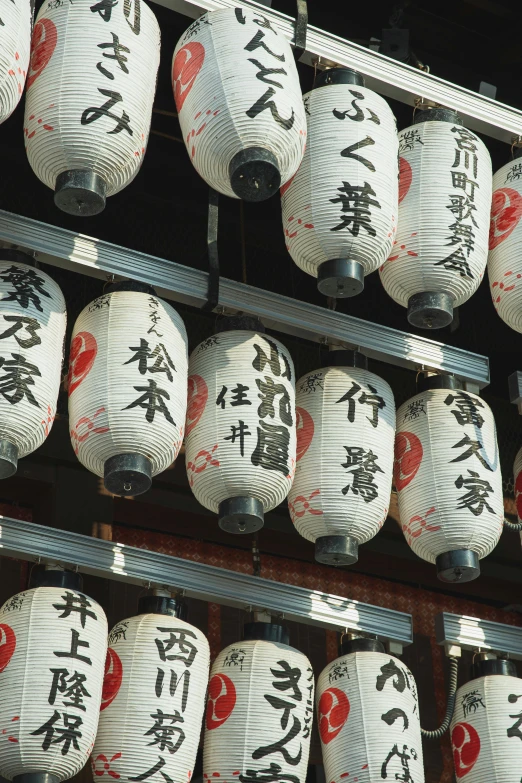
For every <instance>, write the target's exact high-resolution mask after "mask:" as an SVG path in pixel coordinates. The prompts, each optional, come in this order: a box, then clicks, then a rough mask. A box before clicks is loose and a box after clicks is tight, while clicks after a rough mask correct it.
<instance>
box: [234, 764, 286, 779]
mask: <svg viewBox="0 0 522 783" xmlns="http://www.w3.org/2000/svg"><path fill="white" fill-rule="evenodd" d="M238 780H239V783H279V781H286V783H300V781H299V778H298V777H297V775H289V774H288V773H283V771H282V768H281V766H280V764H275V763H274V762H272V763H271V764H270V766H269V767H267V768H266V769H247V770H246V773H245V774H244V775H239V778H238Z"/></svg>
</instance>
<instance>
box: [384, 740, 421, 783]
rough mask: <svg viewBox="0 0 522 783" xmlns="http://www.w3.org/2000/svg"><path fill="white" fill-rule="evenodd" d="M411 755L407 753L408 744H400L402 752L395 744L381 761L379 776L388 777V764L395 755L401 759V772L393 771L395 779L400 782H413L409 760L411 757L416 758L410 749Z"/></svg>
mask: <svg viewBox="0 0 522 783" xmlns="http://www.w3.org/2000/svg"><path fill="white" fill-rule="evenodd" d="M410 752H411V755H410V754H409V753H408V746H407V745H403V746H402V753H401V752H400V751H399V748H398V747H397V745H396V744H395V745H394V746H393V748H392V749H391V750H390V752H389V753H388V755H387V756H386V759H385V761H383V764H382V767H381V778H383V779H384V780H385V779H386V778H387V777H388V764H389V763H390V761H391V760H392V758H393V757H394V756H397V757H398V758H399V759H400V760H401V767H402V774H400V775H399V773H397V772H396V773H395V780H400V781H401V783H414V781H413V778H412V776H411V772H410V767H409V764H408V762H409V760H410V759H411V758H413V759H416V758H417V754H416V753H415V751H414V750H413V748H412V749H411V751H410Z"/></svg>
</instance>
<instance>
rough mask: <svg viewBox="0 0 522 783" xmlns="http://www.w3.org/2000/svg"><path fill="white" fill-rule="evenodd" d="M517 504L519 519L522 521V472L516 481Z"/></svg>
mask: <svg viewBox="0 0 522 783" xmlns="http://www.w3.org/2000/svg"><path fill="white" fill-rule="evenodd" d="M515 502H516V504H517V514H518V518H519V519H520V520H522V470H521V471H520V472H519V473H518V476H517V477H516V480H515Z"/></svg>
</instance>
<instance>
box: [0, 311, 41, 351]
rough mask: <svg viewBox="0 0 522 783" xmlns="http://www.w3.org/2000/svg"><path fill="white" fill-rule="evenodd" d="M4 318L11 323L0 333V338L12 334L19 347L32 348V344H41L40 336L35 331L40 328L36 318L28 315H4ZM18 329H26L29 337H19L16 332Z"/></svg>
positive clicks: (2, 338)
mask: <svg viewBox="0 0 522 783" xmlns="http://www.w3.org/2000/svg"><path fill="white" fill-rule="evenodd" d="M4 320H5V321H7V322H8V323H12V324H13V325H12V326H11V327H9V329H6V330H5V332H2V334H0V340H4V339H5V338H6V337H11V335H14V338H15V340H16V342H17V343H18V345H19V346H20V348H32V347H33V345H40V344H41V342H42V338H41V337H40V335H39V334H36V332H37V331H38V329H41V328H42V325H41V324H39V323H38V321H37V320H36V318H30V317H29V316H28V315H4ZM20 329H27V332H28V334H29V337H25V338H24V337H19V336H18V334H17V332H19V331H20Z"/></svg>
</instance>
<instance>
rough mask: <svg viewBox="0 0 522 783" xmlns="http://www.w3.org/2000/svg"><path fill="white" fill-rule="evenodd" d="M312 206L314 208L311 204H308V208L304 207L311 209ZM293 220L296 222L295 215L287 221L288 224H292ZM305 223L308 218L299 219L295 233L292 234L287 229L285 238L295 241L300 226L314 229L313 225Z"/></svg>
mask: <svg viewBox="0 0 522 783" xmlns="http://www.w3.org/2000/svg"><path fill="white" fill-rule="evenodd" d="M311 206H312V205H311V204H307V205H306V207H304V209H310V208H311ZM293 220H296V218H295V215H292V217H289V218H288V220H287V223H291V222H292V221H293ZM305 221H306V218H297V224H296V228H295V231H292V233H290V229H288V228H285V236H286V237H287V239H295V237H296V236H297V234H298V231H299V228H298V226H303V227H304V228H308V229H310V228H313V227H314V224H313V223H309V222H308V223H306V222H305Z"/></svg>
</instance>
